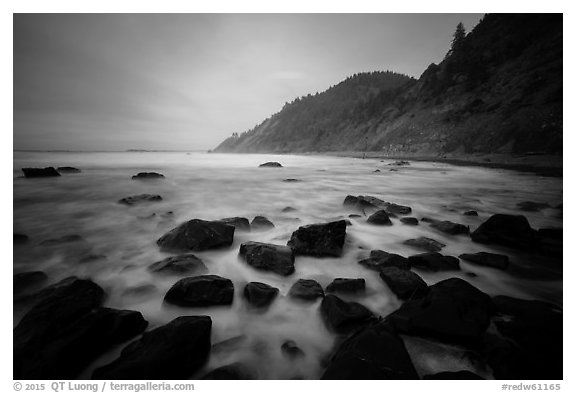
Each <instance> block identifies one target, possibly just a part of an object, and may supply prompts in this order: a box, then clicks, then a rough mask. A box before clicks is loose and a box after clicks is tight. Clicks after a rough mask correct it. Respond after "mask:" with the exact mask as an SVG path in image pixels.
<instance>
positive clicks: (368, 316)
mask: <svg viewBox="0 0 576 393" xmlns="http://www.w3.org/2000/svg"><path fill="white" fill-rule="evenodd" d="M320 314H321V315H322V319H323V320H324V322H325V323H326V326H327V327H328V329H329V330H331V331H333V332H336V333H340V334H346V333H350V332H352V331H353V330H356V329H358V328H359V327H360V326H363V325H366V324H367V323H370V322H371V321H372V320H374V319H375V318H374V315H373V314H372V312H371V311H370V310H368V309H367V308H366V307H364V306H363V305H361V304H360V303H356V302H345V301H344V300H342V299H340V298H339V297H337V296H334V295H326V297H325V298H324V299H322V303H321V304H320Z"/></svg>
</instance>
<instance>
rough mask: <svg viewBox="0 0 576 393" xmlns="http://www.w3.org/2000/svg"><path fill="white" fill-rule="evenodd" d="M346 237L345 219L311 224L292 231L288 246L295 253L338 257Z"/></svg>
mask: <svg viewBox="0 0 576 393" xmlns="http://www.w3.org/2000/svg"><path fill="white" fill-rule="evenodd" d="M345 239H346V221H344V220H340V221H333V222H329V223H326V224H312V225H306V226H302V227H300V228H298V229H297V230H296V231H294V232H293V233H292V236H291V237H290V240H289V241H288V246H289V247H291V248H292V249H293V250H294V254H296V255H310V256H316V257H339V256H340V255H342V248H343V247H344V240H345Z"/></svg>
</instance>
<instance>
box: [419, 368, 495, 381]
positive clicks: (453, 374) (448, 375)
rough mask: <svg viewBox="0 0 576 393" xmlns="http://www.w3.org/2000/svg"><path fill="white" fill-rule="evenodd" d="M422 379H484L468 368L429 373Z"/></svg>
mask: <svg viewBox="0 0 576 393" xmlns="http://www.w3.org/2000/svg"><path fill="white" fill-rule="evenodd" d="M422 379H431V380H475V379H484V378H482V377H481V376H479V375H478V374H475V373H473V372H472V371H468V370H461V371H442V372H439V373H436V374H429V375H424V377H422Z"/></svg>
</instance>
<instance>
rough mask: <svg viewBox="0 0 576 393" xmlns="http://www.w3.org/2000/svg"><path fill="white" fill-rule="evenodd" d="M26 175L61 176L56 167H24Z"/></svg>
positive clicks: (23, 170)
mask: <svg viewBox="0 0 576 393" xmlns="http://www.w3.org/2000/svg"><path fill="white" fill-rule="evenodd" d="M22 172H24V176H25V177H56V176H60V174H59V173H58V171H57V170H56V169H54V167H51V166H49V167H47V168H22Z"/></svg>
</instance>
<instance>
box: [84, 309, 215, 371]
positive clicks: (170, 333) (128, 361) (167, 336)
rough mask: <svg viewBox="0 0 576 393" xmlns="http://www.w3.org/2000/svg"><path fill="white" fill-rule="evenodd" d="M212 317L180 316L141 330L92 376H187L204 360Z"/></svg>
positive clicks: (198, 367)
mask: <svg viewBox="0 0 576 393" xmlns="http://www.w3.org/2000/svg"><path fill="white" fill-rule="evenodd" d="M211 330H212V319H210V317H208V316H183V317H178V318H176V319H174V320H173V321H171V322H170V323H168V324H166V325H163V326H160V327H158V328H156V329H154V330H151V331H149V332H147V333H145V334H144V335H143V336H142V338H140V339H139V340H137V341H134V342H133V343H131V344H130V345H128V346H127V347H126V348H124V349H123V350H122V353H121V354H120V357H119V358H118V359H116V360H114V361H113V362H112V363H110V364H108V365H106V366H103V367H100V368H98V369H96V371H94V374H93V378H94V379H107V380H109V379H148V380H157V379H163V380H169V379H187V378H189V377H190V376H191V375H192V374H194V372H196V371H197V370H199V369H200V367H202V366H203V365H204V364H205V363H206V361H207V360H208V355H209V353H210V347H211V345H210V333H211Z"/></svg>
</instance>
